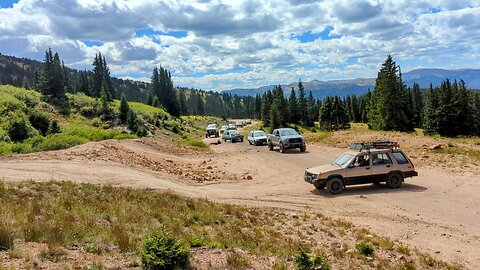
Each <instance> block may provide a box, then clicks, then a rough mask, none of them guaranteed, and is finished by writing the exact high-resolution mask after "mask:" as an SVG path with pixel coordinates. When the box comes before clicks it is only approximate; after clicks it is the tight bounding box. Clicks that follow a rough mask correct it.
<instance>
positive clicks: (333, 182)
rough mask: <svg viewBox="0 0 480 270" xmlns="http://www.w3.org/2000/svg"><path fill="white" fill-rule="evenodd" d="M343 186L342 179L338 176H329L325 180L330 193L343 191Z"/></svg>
mask: <svg viewBox="0 0 480 270" xmlns="http://www.w3.org/2000/svg"><path fill="white" fill-rule="evenodd" d="M344 188H345V186H344V185H343V181H342V179H340V178H338V177H334V178H331V179H330V180H328V182H327V190H328V192H330V193H332V194H338V193H340V192H342V191H343V189H344Z"/></svg>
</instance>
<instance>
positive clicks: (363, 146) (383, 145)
mask: <svg viewBox="0 0 480 270" xmlns="http://www.w3.org/2000/svg"><path fill="white" fill-rule="evenodd" d="M399 147H400V145H399V144H398V143H397V142H394V141H382V140H377V141H373V142H361V143H352V144H351V145H350V148H351V149H353V150H358V151H362V150H370V149H395V148H399Z"/></svg>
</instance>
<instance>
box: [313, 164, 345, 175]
mask: <svg viewBox="0 0 480 270" xmlns="http://www.w3.org/2000/svg"><path fill="white" fill-rule="evenodd" d="M338 169H342V168H340V167H338V166H333V165H332V164H326V165H322V166H317V167H312V168H308V169H307V172H309V173H314V174H320V173H326V172H332V171H336V170H338Z"/></svg>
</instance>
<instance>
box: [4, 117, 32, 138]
mask: <svg viewBox="0 0 480 270" xmlns="http://www.w3.org/2000/svg"><path fill="white" fill-rule="evenodd" d="M8 136H9V137H10V139H11V140H12V141H14V142H21V141H23V140H25V139H27V138H28V137H29V127H28V123H27V121H25V119H23V118H17V119H15V120H13V121H12V122H11V123H10V125H9V126H8Z"/></svg>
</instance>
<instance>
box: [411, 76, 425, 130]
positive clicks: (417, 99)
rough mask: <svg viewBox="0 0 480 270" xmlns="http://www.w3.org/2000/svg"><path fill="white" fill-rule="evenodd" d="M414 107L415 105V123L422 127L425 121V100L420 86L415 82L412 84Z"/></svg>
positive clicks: (416, 125)
mask: <svg viewBox="0 0 480 270" xmlns="http://www.w3.org/2000/svg"><path fill="white" fill-rule="evenodd" d="M412 107H413V119H412V121H413V123H414V125H415V127H421V126H422V122H423V112H422V110H423V100H422V92H421V91H420V86H419V85H418V84H417V83H414V84H413V86H412Z"/></svg>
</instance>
